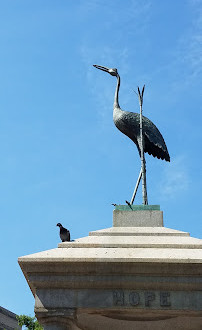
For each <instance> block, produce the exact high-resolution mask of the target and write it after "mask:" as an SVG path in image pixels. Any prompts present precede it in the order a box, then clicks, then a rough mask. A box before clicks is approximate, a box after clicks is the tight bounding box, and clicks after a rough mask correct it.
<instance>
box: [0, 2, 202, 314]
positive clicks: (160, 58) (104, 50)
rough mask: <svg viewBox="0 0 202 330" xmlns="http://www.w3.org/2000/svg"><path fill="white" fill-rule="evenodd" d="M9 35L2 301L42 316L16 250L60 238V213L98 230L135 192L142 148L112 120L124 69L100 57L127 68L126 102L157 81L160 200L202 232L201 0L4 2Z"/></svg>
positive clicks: (168, 220)
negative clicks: (164, 155) (162, 149)
mask: <svg viewBox="0 0 202 330" xmlns="http://www.w3.org/2000/svg"><path fill="white" fill-rule="evenodd" d="M0 42H1V49H0V149H1V161H0V182H1V184H0V217H1V234H0V235H1V252H0V253H1V263H2V271H1V281H0V286H1V287H0V292H1V296H0V305H1V306H3V307H5V308H8V309H10V310H12V311H14V312H16V313H19V314H30V315H33V308H34V299H33V297H32V294H31V292H30V290H29V288H28V285H27V283H26V281H25V279H24V277H23V274H22V272H21V270H20V268H19V266H18V264H17V258H18V257H19V256H23V255H27V254H31V253H35V252H39V251H43V250H47V249H52V248H55V247H57V244H58V242H59V236H58V228H57V227H56V223H57V222H58V221H60V222H61V223H62V224H63V225H64V226H65V227H67V228H68V229H70V231H71V235H72V238H79V237H82V236H87V235H88V232H89V231H91V230H98V229H101V228H106V227H111V225H112V210H113V207H112V206H111V203H117V204H123V203H124V202H125V200H126V199H128V200H130V198H131V196H132V193H133V189H134V186H135V183H136V179H137V176H138V174H139V170H140V159H139V155H138V152H137V149H136V146H135V145H134V144H133V143H132V142H131V141H130V140H129V139H128V138H127V137H125V136H124V135H123V134H121V133H120V132H119V131H118V130H117V129H116V127H115V126H114V123H113V119H112V106H113V98H114V90H115V86H116V78H114V77H112V76H110V75H108V74H106V73H104V72H101V71H98V70H96V69H95V68H93V67H92V65H93V64H98V65H104V66H108V67H116V68H117V69H118V71H119V74H120V76H121V89H120V106H121V107H122V109H124V110H128V111H134V112H138V111H139V105H138V99H137V96H136V94H135V93H134V91H133V90H134V89H136V88H137V86H138V85H139V86H142V85H143V84H145V85H146V89H145V94H144V107H143V113H144V115H145V116H147V117H148V118H150V119H151V120H152V121H153V122H154V123H155V124H156V126H157V127H158V128H159V129H160V131H161V133H162V135H163V136H164V139H165V141H166V144H167V147H168V150H169V153H170V156H171V162H170V163H167V162H165V161H160V160H158V159H156V158H153V157H152V156H148V155H147V156H146V161H147V181H148V199H149V204H160V206H161V210H163V211H164V223H165V226H166V227H169V228H173V229H178V230H183V231H188V232H190V233H191V235H192V236H194V237H198V238H202V226H201V218H202V197H201V186H202V175H201V174H202V173H201V172H202V170H201V161H202V159H201V154H200V151H201V145H202V128H201V121H202V111H201V110H202V107H201V99H202V98H201V83H202V79H201V73H202V72H201V70H202V69H201V68H202V1H201V0H179V1H175V2H173V1H169V0H164V1H161V0H153V1H152V0H141V1H138V0H133V1H132V0H125V1H121V0H117V1H112V0H94V1H93V0H85V1H79V0H77V1H73V0H72V1H70V0H66V1H64V0H57V1H51V0H43V1H37V0H35V1H31V0H30V1H27V0H19V1H11V0H2V1H1V2H0ZM136 203H138V204H141V203H142V201H141V189H140V192H139V193H138V197H137V201H136Z"/></svg>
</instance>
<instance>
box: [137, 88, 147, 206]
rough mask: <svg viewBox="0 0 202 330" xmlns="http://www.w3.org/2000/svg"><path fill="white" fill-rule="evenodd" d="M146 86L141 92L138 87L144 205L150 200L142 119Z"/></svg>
mask: <svg viewBox="0 0 202 330" xmlns="http://www.w3.org/2000/svg"><path fill="white" fill-rule="evenodd" d="M144 88H145V86H143V89H142V93H141V92H140V89H139V87H138V94H139V103H140V155H141V169H142V199H143V205H147V204H148V200H147V184H146V169H145V156H144V135H143V121H142V103H143V94H144Z"/></svg>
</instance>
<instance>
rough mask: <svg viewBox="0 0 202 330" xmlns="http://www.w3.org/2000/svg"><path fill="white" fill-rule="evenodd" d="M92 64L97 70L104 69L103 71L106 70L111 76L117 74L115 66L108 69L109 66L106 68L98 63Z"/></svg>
mask: <svg viewBox="0 0 202 330" xmlns="http://www.w3.org/2000/svg"><path fill="white" fill-rule="evenodd" d="M93 66H94V67H95V68H96V69H99V70H102V71H105V72H108V73H109V74H110V75H111V76H116V77H117V76H118V71H117V69H116V68H114V69H110V68H106V67H105V66H100V65H96V64H93Z"/></svg>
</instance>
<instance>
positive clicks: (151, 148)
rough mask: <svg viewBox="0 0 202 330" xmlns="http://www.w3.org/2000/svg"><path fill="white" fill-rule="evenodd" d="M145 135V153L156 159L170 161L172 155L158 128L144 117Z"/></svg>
mask: <svg viewBox="0 0 202 330" xmlns="http://www.w3.org/2000/svg"><path fill="white" fill-rule="evenodd" d="M143 134H144V142H145V146H144V151H145V152H147V153H148V154H150V155H153V156H154V157H157V158H161V159H165V160H166V161H168V162H169V161H170V155H169V153H168V149H167V147H166V144H165V141H164V138H163V136H162V135H161V133H160V132H159V130H158V128H157V127H156V126H155V125H154V124H153V123H152V121H151V120H149V119H148V118H147V117H144V116H143Z"/></svg>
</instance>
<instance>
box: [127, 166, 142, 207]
mask: <svg viewBox="0 0 202 330" xmlns="http://www.w3.org/2000/svg"><path fill="white" fill-rule="evenodd" d="M141 178H142V168H141V170H140V174H139V176H138V179H137V183H136V186H135V189H134V193H133V196H132V198H131V201H130V205H133V202H134V200H135V196H136V194H137V190H138V187H139V184H140V180H141Z"/></svg>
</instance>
